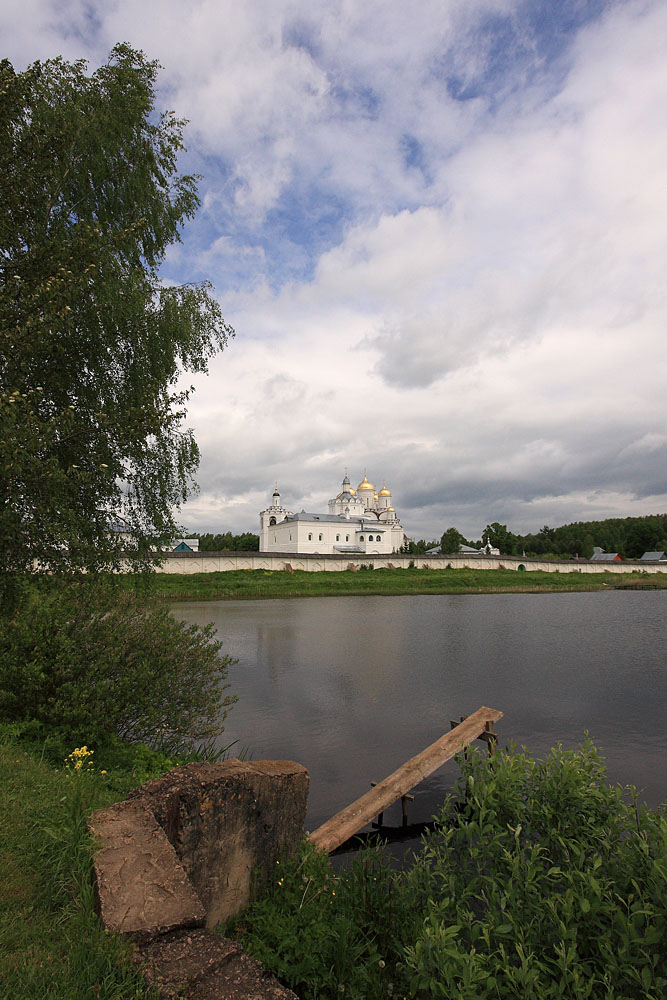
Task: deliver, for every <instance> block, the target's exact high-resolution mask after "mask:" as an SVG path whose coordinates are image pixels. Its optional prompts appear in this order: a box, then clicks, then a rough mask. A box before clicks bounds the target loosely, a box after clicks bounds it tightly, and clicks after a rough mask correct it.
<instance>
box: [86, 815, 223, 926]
mask: <svg viewBox="0 0 667 1000" xmlns="http://www.w3.org/2000/svg"><path fill="white" fill-rule="evenodd" d="M89 826H90V830H91V832H92V833H93V835H94V836H95V837H96V838H97V841H98V843H99V850H98V851H97V852H96V854H95V858H94V871H95V887H96V893H97V900H98V905H99V909H100V916H101V918H102V921H103V923H104V926H105V927H108V928H109V929H110V930H113V931H116V932H118V933H122V934H131V935H133V936H135V937H138V938H152V937H155V936H156V935H158V934H164V933H166V932H167V931H171V930H173V929H174V928H177V927H186V928H188V927H201V926H202V925H203V923H204V921H205V919H206V911H205V909H204V906H203V904H202V901H201V900H200V898H199V896H198V895H197V893H196V891H195V890H194V888H193V886H192V884H191V883H190V881H189V879H188V877H187V875H186V873H185V871H184V870H183V867H182V865H181V864H180V863H179V860H178V858H177V856H176V852H175V851H174V848H173V847H172V846H171V844H170V843H169V840H168V839H167V837H166V835H165V833H164V831H163V830H162V828H161V827H160V826H159V824H158V823H157V822H156V820H155V817H154V816H153V815H152V813H151V812H150V811H149V810H148V809H146V807H145V806H144V805H143V804H142V803H141V802H117V803H116V804H115V805H112V806H109V808H108V809H101V810H98V812H96V813H94V814H93V816H92V817H91V820H90V824H89Z"/></svg>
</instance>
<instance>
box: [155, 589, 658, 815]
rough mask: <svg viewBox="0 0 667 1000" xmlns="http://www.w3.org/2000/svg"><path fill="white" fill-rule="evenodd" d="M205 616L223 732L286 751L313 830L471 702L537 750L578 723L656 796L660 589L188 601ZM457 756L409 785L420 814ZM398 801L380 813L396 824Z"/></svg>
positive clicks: (571, 735) (241, 741)
mask: <svg viewBox="0 0 667 1000" xmlns="http://www.w3.org/2000/svg"><path fill="white" fill-rule="evenodd" d="M173 612H174V614H175V615H176V616H177V617H179V618H181V619H183V620H184V621H187V622H192V623H194V622H197V623H200V624H203V623H206V622H213V623H214V624H215V626H216V629H217V631H218V635H219V638H221V639H222V640H223V642H224V649H223V652H225V653H228V654H230V655H232V656H234V657H236V658H237V659H238V663H237V664H235V665H234V666H233V667H232V668H231V670H230V672H229V676H228V680H229V682H230V685H231V688H230V690H231V691H232V692H233V693H235V694H237V695H238V697H239V700H238V703H237V704H236V705H235V706H234V707H233V708H232V709H231V711H230V713H229V715H228V717H227V721H226V728H225V733H224V737H223V740H222V742H224V743H228V742H231V741H234V740H235V741H237V744H236V747H235V750H238V749H239V748H245V749H247V751H248V753H249V756H250V757H251V758H252V759H255V760H260V759H263V758H274V759H289V760H296V761H299V762H300V763H302V764H304V765H305V766H306V767H307V768H308V770H309V772H310V778H311V790H310V796H309V806H308V816H307V822H306V827H307V829H311V830H313V829H315V828H316V826H318V825H319V824H320V823H321V822H323V821H324V820H325V819H328V818H329V817H330V816H332V815H333V814H334V813H335V812H336V811H338V810H339V809H341V808H343V807H344V806H346V805H348V804H349V803H350V802H351V801H352V800H353V799H355V798H357V797H358V796H359V795H361V794H363V793H364V792H366V791H367V790H368V788H369V785H370V782H371V781H373V780H378V779H380V778H383V777H385V776H386V775H387V774H389V773H390V772H391V771H393V770H394V769H395V768H396V767H398V766H399V765H401V764H402V763H404V761H406V760H407V759H408V758H409V757H411V756H413V755H414V754H416V753H418V752H419V751H420V750H422V749H424V747H426V746H427V745H428V744H429V743H431V742H433V740H435V739H437V738H438V737H439V736H441V735H442V734H443V733H444V732H446V731H448V730H449V728H450V719H455V718H458V717H459V716H461V715H464V714H468V713H470V712H473V711H474V710H475V709H477V708H479V707H480V706H481V705H488V706H490V707H492V708H497V709H500V710H501V711H502V712H504V713H505V717H504V718H503V719H502V720H501V722H500V723H499V724H498V726H497V730H498V733H499V737H500V743H501V745H506V744H510V743H515V744H517V745H525V746H527V747H528V749H529V750H530V751H531V752H532V753H534V754H535V755H537V756H541V755H543V754H545V753H546V752H547V751H548V750H549V748H550V747H552V746H553V745H555V744H557V743H562V744H563V746H565V747H575V746H578V745H579V744H580V743H581V742H582V740H583V739H584V734H585V732H586V731H588V732H589V733H590V736H591V738H592V739H593V740H594V741H595V743H596V744H597V745H598V747H600V748H601V749H602V751H603V753H604V755H605V757H606V758H607V766H608V776H609V780H610V781H613V782H618V783H620V784H628V783H630V784H634V785H636V786H637V787H638V788H639V789H640V791H641V798H642V799H643V800H644V801H645V802H647V803H648V804H649V805H653V806H655V805H657V804H658V803H659V802H661V801H663V800H665V799H667V653H666V650H667V628H666V626H667V614H666V612H667V591H664V590H663V591H648V592H643V593H637V592H631V591H606V592H595V593H583V594H581V593H579V594H544V595H541V594H487V595H463V596H462V595H439V596H421V595H420V596H414V597H327V598H311V599H295V600H266V601H215V602H188V603H178V604H175V605H173ZM456 772H457V768H456V765H455V763H450V764H447V765H445V767H443V768H442V769H441V770H440V771H439V772H437V773H436V774H435V775H433V776H432V777H431V778H429V779H427V780H426V781H425V782H424V783H423V784H422V785H421V786H420V787H419V788H418V789H417V794H416V800H415V802H414V803H413V804H412V805H411V807H410V820H411V821H414V822H417V821H422V820H425V819H428V818H429V817H430V816H431V815H432V813H433V812H434V811H435V810H436V809H437V806H438V802H439V801H441V799H442V797H443V795H444V793H445V792H446V791H448V790H450V789H452V788H453V787H454V783H455V779H456ZM399 816H400V807H399V806H396V807H394V811H393V812H392V813H389V814H387V815H386V817H385V820H386V821H387V822H394V821H396V822H399Z"/></svg>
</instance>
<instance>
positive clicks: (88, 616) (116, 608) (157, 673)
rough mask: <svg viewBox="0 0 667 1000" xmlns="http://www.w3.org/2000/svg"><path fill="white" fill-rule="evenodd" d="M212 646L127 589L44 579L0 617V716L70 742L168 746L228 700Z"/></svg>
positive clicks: (202, 730)
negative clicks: (5, 616)
mask: <svg viewBox="0 0 667 1000" xmlns="http://www.w3.org/2000/svg"><path fill="white" fill-rule="evenodd" d="M220 645H221V644H220V643H219V642H217V641H215V640H214V638H213V628H212V626H206V627H204V628H202V627H200V626H195V625H186V624H184V623H183V622H179V621H176V619H174V618H173V617H172V616H171V615H170V614H169V611H168V609H167V608H166V607H164V606H160V605H151V604H148V603H146V601H145V600H142V599H139V598H137V597H136V596H134V595H133V594H131V593H128V592H122V591H121V592H117V591H116V590H115V589H113V588H112V587H110V586H104V585H102V584H100V583H99V582H96V581H92V580H89V579H84V580H81V581H77V582H69V583H62V584H55V583H54V584H49V585H46V584H45V585H44V586H42V587H41V588H40V589H39V590H38V591H37V592H36V593H34V594H33V596H32V599H31V601H30V603H29V604H24V605H23V606H22V607H21V609H20V610H19V611H17V613H16V615H15V616H14V618H13V620H11V621H7V620H0V720H5V721H15V722H23V723H26V722H30V721H31V720H33V721H34V722H36V723H38V724H41V725H43V726H48V727H49V729H50V730H51V731H52V732H53V731H55V732H56V733H57V738H59V739H61V740H70V741H73V742H75V743H76V744H77V745H79V743H82V742H88V743H89V744H93V745H94V744H96V743H97V742H98V741H102V742H104V741H108V740H109V738H110V737H112V736H116V737H119V738H121V739H129V740H135V741H143V742H148V743H150V744H151V745H152V746H154V747H155V748H157V749H160V748H162V749H164V750H166V751H167V752H170V751H171V750H172V749H173V748H174V747H178V746H180V745H181V744H182V742H183V740H186V741H190V742H192V741H197V740H202V739H206V738H208V737H211V736H214V735H217V734H218V733H220V732H221V731H222V729H223V720H224V718H225V715H226V712H227V708H228V707H229V705H230V704H231V703H232V702H233V701H234V700H235V699H234V698H232V697H230V696H225V695H224V690H225V685H224V684H223V681H224V678H225V675H226V672H227V668H228V667H229V665H230V663H231V662H232V661H231V660H230V658H229V657H226V656H221V655H220Z"/></svg>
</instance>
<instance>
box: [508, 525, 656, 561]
mask: <svg viewBox="0 0 667 1000" xmlns="http://www.w3.org/2000/svg"><path fill="white" fill-rule="evenodd" d="M513 538H514V540H515V544H514V551H515V553H516V554H520V553H521V552H524V551H525V552H526V553H527V554H528V555H536V556H548V555H554V556H555V557H556V558H558V559H569V558H570V557H571V556H579V557H581V558H584V559H590V557H591V556H592V555H593V546H594V545H599V546H600V547H601V548H603V549H604V550H605V552H619V553H620V555H621V556H622V557H623V559H639V558H640V556H642V555H643V554H644V552H651V551H663V552H665V551H667V514H649V515H647V516H645V517H624V518H607V519H606V520H604V521H576V522H575V523H573V524H564V525H562V526H561V527H559V528H550V527H549V526H548V525H546V524H545V525H544V527H543V528H540V530H539V531H538V532H537V533H536V534H527V535H515V536H513ZM501 551H503V550H502V549H501Z"/></svg>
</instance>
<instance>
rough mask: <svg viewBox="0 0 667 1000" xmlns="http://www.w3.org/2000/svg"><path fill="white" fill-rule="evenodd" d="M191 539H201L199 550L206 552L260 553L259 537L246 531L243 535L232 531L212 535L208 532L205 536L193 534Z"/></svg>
mask: <svg viewBox="0 0 667 1000" xmlns="http://www.w3.org/2000/svg"><path fill="white" fill-rule="evenodd" d="M190 537H191V538H198V539H199V548H200V550H202V551H204V552H258V551H259V535H254V534H253V533H252V531H244V532H243V534H242V535H233V534H232V533H231V531H224V532H223V533H222V534H218V535H212V534H211V532H210V531H207V532H206V533H205V534H203V535H198V534H197V533H196V532H193V533H192V534H191V535H190Z"/></svg>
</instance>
